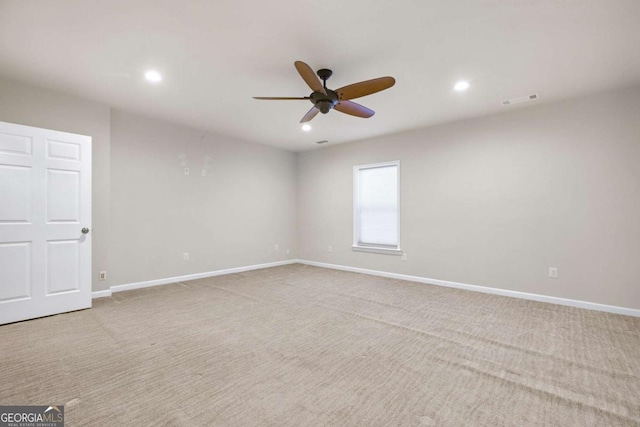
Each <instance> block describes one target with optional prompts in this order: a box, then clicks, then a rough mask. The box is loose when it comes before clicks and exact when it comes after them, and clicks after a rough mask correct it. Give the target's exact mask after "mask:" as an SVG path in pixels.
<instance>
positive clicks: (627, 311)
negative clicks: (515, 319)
mask: <svg viewBox="0 0 640 427" xmlns="http://www.w3.org/2000/svg"><path fill="white" fill-rule="evenodd" d="M297 262H298V263H300V264H307V265H312V266H315V267H323V268H330V269H333V270H343V271H350V272H353V273H362V274H370V275H372V276H380V277H388V278H390V279H399V280H407V281H410V282H418V283H426V284H429V285H437V286H445V287H448V288H456V289H464V290H467V291H474V292H483V293H485V294H494V295H502V296H505V297H512V298H520V299H527V300H532V301H540V302H548V303H551V304H559V305H566V306H569V307H578V308H584V309H587V310H596V311H604V312H607V313H615V314H624V315H626V316H634V317H640V310H636V309H633V308H626V307H618V306H615V305H605V304H598V303H595V302H588V301H580V300H573V299H567V298H559V297H551V296H547V295H539V294H529V293H526V292H518V291H510V290H506V289H498V288H490V287H486V286H478V285H468V284H466V283H458V282H449V281H446V280H438V279H428V278H426V277H419V276H409V275H406V274H398V273H388V272H386V271H378V270H368V269H366V268H357V267H348V266H345V265H336V264H327V263H324V262H316V261H308V260H304V259H299V260H297Z"/></svg>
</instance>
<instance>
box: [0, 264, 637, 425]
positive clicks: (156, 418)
mask: <svg viewBox="0 0 640 427" xmlns="http://www.w3.org/2000/svg"><path fill="white" fill-rule="evenodd" d="M53 403H57V404H65V405H66V407H65V411H66V415H67V417H66V418H67V424H66V425H67V426H91V425H96V426H124V425H127V426H156V425H165V426H503V425H505V426H528V425H548V426H581V427H583V426H619V425H634V426H635V425H638V424H639V423H640V319H638V318H632V317H625V316H620V315H612V314H605V313H599V312H593V311H587V310H580V309H575V308H568V307H562V306H556V305H549V304H543V303H537V302H532V301H524V300H517V299H511V298H505V297H499V296H493V295H486V294H480V293H474V292H468V291H461V290H455V289H448V288H442V287H436V286H428V285H424V284H418V283H411V282H403V281H397V280H391V279H384V278H379V277H371V276H366V275H361V274H353V273H346V272H340V271H334V270H327V269H321V268H315V267H309V266H303V265H290V266H285V267H277V268H272V269H266V270H257V271H252V272H247V273H242V274H233V275H228V276H219V277H214V278H209V279H202V280H196V281H192V282H188V283H180V284H175V285H167V286H159V287H155V288H148V289H142V290H137V291H129V292H122V293H117V294H114V296H113V297H112V298H103V299H100V300H96V301H94V308H93V309H91V310H85V311H81V312H75V313H69V314H63V315H58V316H52V317H49V318H44V319H38V320H32V321H27V322H22V323H17V324H12V325H6V326H0V404H41V405H48V404H53Z"/></svg>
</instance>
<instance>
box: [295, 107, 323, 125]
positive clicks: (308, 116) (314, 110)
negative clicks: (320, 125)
mask: <svg viewBox="0 0 640 427" xmlns="http://www.w3.org/2000/svg"><path fill="white" fill-rule="evenodd" d="M319 112H320V110H318V109H317V108H316V107H315V105H314V106H313V107H311V110H309V111H308V112H307V114H305V115H304V117H303V118H302V120H300V123H306V122H310V121H311V120H312V119H313V118H314V117H315V116H317V115H318V113H319Z"/></svg>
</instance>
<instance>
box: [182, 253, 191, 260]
mask: <svg viewBox="0 0 640 427" xmlns="http://www.w3.org/2000/svg"><path fill="white" fill-rule="evenodd" d="M182 259H183V260H184V261H189V252H185V253H183V254H182Z"/></svg>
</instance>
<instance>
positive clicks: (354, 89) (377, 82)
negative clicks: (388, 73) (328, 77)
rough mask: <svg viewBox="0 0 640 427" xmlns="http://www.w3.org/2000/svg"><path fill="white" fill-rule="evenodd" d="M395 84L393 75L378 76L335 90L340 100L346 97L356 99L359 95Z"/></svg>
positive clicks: (369, 93)
mask: <svg viewBox="0 0 640 427" xmlns="http://www.w3.org/2000/svg"><path fill="white" fill-rule="evenodd" d="M394 84H396V79H394V78H393V77H380V78H377V79H373V80H365V81H364V82H359V83H354V84H352V85H349V86H345V87H341V88H340V89H337V90H336V93H337V94H338V99H339V100H340V101H342V100H344V101H346V100H348V99H356V98H360V97H361V96H367V95H371V94H372V93H376V92H380V91H381V90H385V89H389V88H390V87H391V86H393V85H394Z"/></svg>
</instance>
